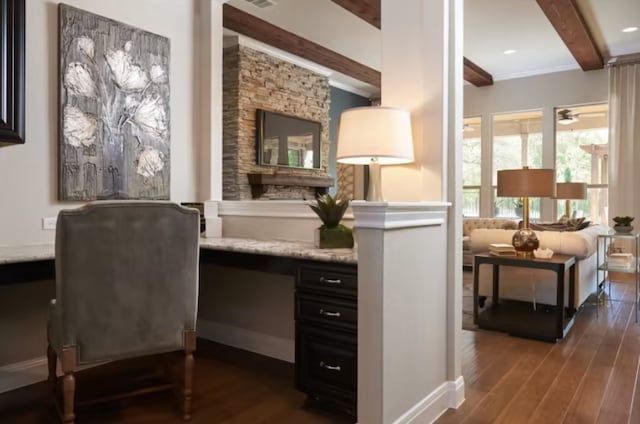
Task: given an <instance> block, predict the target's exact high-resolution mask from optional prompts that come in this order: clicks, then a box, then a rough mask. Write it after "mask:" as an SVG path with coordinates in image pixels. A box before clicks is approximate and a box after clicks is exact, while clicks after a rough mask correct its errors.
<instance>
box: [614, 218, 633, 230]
mask: <svg viewBox="0 0 640 424" xmlns="http://www.w3.org/2000/svg"><path fill="white" fill-rule="evenodd" d="M633 220H634V218H633V217H632V216H616V217H614V218H613V222H615V223H616V224H615V225H614V226H613V229H614V230H616V232H617V233H630V232H631V231H632V230H633V226H632V225H631V222H632V221H633Z"/></svg>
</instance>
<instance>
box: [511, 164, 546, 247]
mask: <svg viewBox="0 0 640 424" xmlns="http://www.w3.org/2000/svg"><path fill="white" fill-rule="evenodd" d="M555 194H556V178H555V171H554V170H553V169H529V168H528V167H524V168H522V169H503V170H501V171H498V196H499V197H522V200H523V202H522V203H523V205H522V206H523V208H522V228H520V229H519V230H517V231H516V232H515V233H514V234H513V239H512V243H513V247H514V248H515V249H516V254H518V255H519V256H531V255H532V254H533V251H534V250H535V249H537V248H538V246H539V245H540V242H539V241H538V236H536V233H534V232H533V230H531V229H530V228H529V197H554V196H555Z"/></svg>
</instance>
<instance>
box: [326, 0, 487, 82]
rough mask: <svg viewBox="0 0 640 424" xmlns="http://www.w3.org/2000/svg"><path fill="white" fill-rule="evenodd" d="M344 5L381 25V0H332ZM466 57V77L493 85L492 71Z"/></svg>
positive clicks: (347, 8) (345, 7) (361, 17)
mask: <svg viewBox="0 0 640 424" xmlns="http://www.w3.org/2000/svg"><path fill="white" fill-rule="evenodd" d="M331 1H332V2H334V3H335V4H337V5H338V6H341V7H343V8H344V9H346V10H348V11H349V12H351V13H353V14H354V15H356V16H357V17H359V18H360V19H362V20H364V21H366V22H368V23H370V24H371V25H373V26H374V27H376V28H378V29H380V27H381V21H382V20H381V12H380V8H381V6H380V0H331ZM463 59H464V79H465V81H467V82H470V83H471V84H473V85H475V86H476V87H483V86H485V85H493V77H492V76H491V74H490V73H488V72H487V71H485V70H484V69H482V68H481V67H479V66H478V65H476V64H475V63H473V62H472V61H470V60H469V59H467V58H466V57H465V58H463Z"/></svg>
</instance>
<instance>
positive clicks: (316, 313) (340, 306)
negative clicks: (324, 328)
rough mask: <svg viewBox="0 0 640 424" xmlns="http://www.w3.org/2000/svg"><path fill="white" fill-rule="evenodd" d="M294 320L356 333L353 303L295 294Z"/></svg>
mask: <svg viewBox="0 0 640 424" xmlns="http://www.w3.org/2000/svg"><path fill="white" fill-rule="evenodd" d="M296 320H301V321H309V322H312V323H316V324H321V325H338V326H341V327H345V328H347V329H350V330H353V331H356V329H357V324H358V309H357V305H356V303H355V302H354V301H350V300H338V299H335V298H329V297H324V296H313V295H308V294H299V293H296Z"/></svg>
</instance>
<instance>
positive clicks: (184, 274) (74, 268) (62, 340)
mask: <svg viewBox="0 0 640 424" xmlns="http://www.w3.org/2000/svg"><path fill="white" fill-rule="evenodd" d="M198 238H199V214H198V211H197V210H195V209H188V208H183V207H181V206H178V205H176V204H173V203H169V202H146V201H113V202H96V203H90V204H88V205H86V206H84V207H81V208H78V209H74V210H63V211H61V212H60V214H59V215H58V222H57V226H56V299H54V300H52V301H51V310H50V318H49V326H48V333H47V334H48V336H47V337H48V342H49V346H48V349H47V357H48V362H49V380H50V381H51V382H52V384H53V386H54V389H55V386H56V384H55V383H56V364H57V358H60V362H61V365H62V372H63V374H64V375H63V377H62V390H63V402H62V403H63V407H62V411H61V413H62V416H63V420H64V422H65V423H73V422H74V419H75V414H74V396H75V378H74V371H75V370H76V368H77V366H79V365H83V364H93V363H98V362H102V361H110V360H117V359H124V358H130V357H135V356H141V355H150V354H156V353H162V352H171V351H178V350H184V352H185V359H184V361H185V362H184V370H185V372H184V381H183V384H184V387H183V388H182V389H183V391H182V393H181V395H182V396H184V408H183V417H184V419H185V420H187V419H189V418H190V410H191V390H192V375H193V365H194V359H193V351H194V350H195V344H196V336H195V329H196V314H197V305H198V258H199V249H198Z"/></svg>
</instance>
